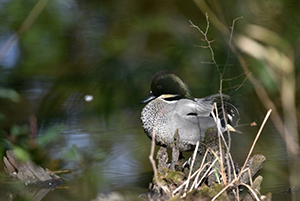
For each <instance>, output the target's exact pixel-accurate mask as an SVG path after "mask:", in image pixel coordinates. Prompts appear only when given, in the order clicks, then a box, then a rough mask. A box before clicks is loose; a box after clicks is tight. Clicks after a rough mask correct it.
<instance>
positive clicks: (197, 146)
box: [183, 141, 200, 197]
mask: <svg viewBox="0 0 300 201" xmlns="http://www.w3.org/2000/svg"><path fill="white" fill-rule="evenodd" d="M199 144H200V142H199V141H197V144H196V148H195V150H194V154H193V158H192V163H191V167H190V171H189V175H188V178H187V183H186V186H185V188H184V194H183V197H185V196H186V191H187V189H188V187H189V183H190V180H191V174H192V170H193V167H194V163H195V159H196V155H197V152H198V148H199Z"/></svg>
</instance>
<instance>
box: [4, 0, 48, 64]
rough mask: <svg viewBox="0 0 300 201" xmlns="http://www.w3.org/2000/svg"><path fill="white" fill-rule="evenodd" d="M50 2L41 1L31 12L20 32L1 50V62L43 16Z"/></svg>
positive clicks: (46, 0)
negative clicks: (41, 15) (38, 18)
mask: <svg viewBox="0 0 300 201" xmlns="http://www.w3.org/2000/svg"><path fill="white" fill-rule="evenodd" d="M48 1H49V0H39V1H38V2H37V3H36V5H35V6H34V8H33V9H32V10H31V12H30V13H29V14H28V16H27V17H26V19H25V20H24V22H23V23H22V25H21V26H20V28H19V29H18V31H17V32H16V33H15V34H13V35H12V36H11V37H10V38H9V39H8V40H7V42H6V43H5V44H4V45H3V47H2V48H1V49H0V61H1V60H2V59H3V57H4V56H5V55H6V53H7V52H9V50H10V48H11V47H13V46H14V45H15V43H16V42H17V41H18V39H19V37H20V36H21V35H23V34H24V33H26V31H27V30H28V29H29V28H30V27H31V26H32V24H33V23H34V22H35V20H36V19H37V17H38V16H39V15H40V14H41V12H42V11H43V10H44V8H45V7H46V5H47V4H48Z"/></svg>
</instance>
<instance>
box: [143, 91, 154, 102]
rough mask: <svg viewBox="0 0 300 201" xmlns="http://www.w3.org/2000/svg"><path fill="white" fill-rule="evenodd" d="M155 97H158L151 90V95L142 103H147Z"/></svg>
mask: <svg viewBox="0 0 300 201" xmlns="http://www.w3.org/2000/svg"><path fill="white" fill-rule="evenodd" d="M155 98H156V97H155V96H154V95H153V94H152V92H150V94H149V96H148V97H147V98H145V99H144V100H142V101H141V103H147V102H149V101H151V100H153V99H155Z"/></svg>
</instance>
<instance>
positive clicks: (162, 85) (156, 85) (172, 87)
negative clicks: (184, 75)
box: [143, 70, 193, 102]
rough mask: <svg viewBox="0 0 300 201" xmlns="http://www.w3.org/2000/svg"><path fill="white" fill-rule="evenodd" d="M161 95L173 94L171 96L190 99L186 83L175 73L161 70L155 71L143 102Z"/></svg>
mask: <svg viewBox="0 0 300 201" xmlns="http://www.w3.org/2000/svg"><path fill="white" fill-rule="evenodd" d="M161 95H173V98H176V99H180V98H188V99H192V98H193V97H192V95H191V92H190V90H189V88H188V86H187V84H186V83H185V82H184V81H183V80H182V79H180V78H179V77H178V76H177V75H176V74H175V73H173V72H170V71H167V70H163V71H159V72H157V73H156V74H155V75H154V76H153V78H152V82H151V94H150V96H149V97H148V98H147V99H145V100H144V101H143V102H148V101H150V100H152V99H154V98H157V97H159V96H161Z"/></svg>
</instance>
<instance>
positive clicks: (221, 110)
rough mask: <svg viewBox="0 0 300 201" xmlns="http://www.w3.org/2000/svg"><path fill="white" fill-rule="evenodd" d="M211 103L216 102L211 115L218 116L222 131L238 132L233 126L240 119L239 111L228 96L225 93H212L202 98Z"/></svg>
mask: <svg viewBox="0 0 300 201" xmlns="http://www.w3.org/2000/svg"><path fill="white" fill-rule="evenodd" d="M204 99H205V100H207V101H210V102H211V104H212V105H213V104H214V103H216V105H217V110H216V109H215V108H213V110H212V115H214V116H215V117H218V122H220V126H221V127H222V130H223V131H226V130H228V131H234V132H238V133H240V131H239V130H237V129H236V128H235V127H236V126H237V124H238V121H239V119H240V113H239V110H238V109H237V107H236V106H235V105H234V104H233V103H232V101H231V99H230V96H228V95H225V94H214V95H211V96H207V97H205V98H204Z"/></svg>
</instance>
